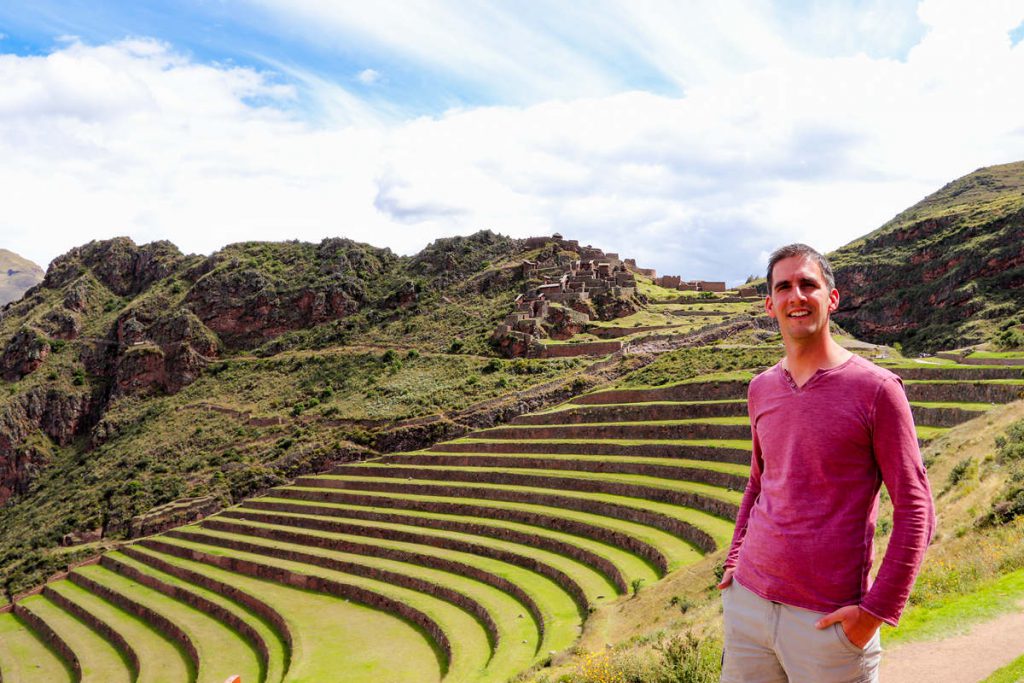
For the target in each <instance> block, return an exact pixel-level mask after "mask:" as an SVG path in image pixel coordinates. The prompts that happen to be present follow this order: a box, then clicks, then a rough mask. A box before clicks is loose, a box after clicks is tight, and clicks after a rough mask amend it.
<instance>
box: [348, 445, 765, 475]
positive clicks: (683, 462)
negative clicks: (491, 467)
mask: <svg viewBox="0 0 1024 683" xmlns="http://www.w3.org/2000/svg"><path fill="white" fill-rule="evenodd" d="M396 455H402V454H396ZM407 455H415V456H416V457H417V458H422V459H423V465H427V466H432V464H431V462H430V461H431V459H434V458H438V457H444V456H452V457H458V458H465V457H474V456H478V457H481V458H511V459H515V458H522V459H536V458H543V459H544V460H546V461H548V462H572V461H576V462H584V463H592V464H594V465H600V464H603V463H612V462H621V463H630V464H637V465H656V466H658V467H681V468H682V467H693V468H698V469H705V470H711V471H714V472H726V473H728V474H737V475H740V476H744V477H745V476H747V475H748V474H750V466H749V465H741V464H737V463H731V462H718V461H715V460H690V459H687V458H645V457H643V456H630V455H582V454H579V455H577V454H569V453H553V454H550V455H542V454H539V453H479V454H475V453H445V452H444V451H421V452H417V453H410V454H407ZM388 457H389V456H383V458H381V459H377V460H367V461H366V463H380V464H387V463H388V460H387V458H388ZM404 464H406V465H415V464H416V463H404ZM573 471H576V470H573Z"/></svg>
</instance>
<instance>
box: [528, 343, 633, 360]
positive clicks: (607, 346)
mask: <svg viewBox="0 0 1024 683" xmlns="http://www.w3.org/2000/svg"><path fill="white" fill-rule="evenodd" d="M620 349H622V342H618V341H604V342H581V343H579V344H546V345H545V346H544V352H543V353H541V354H540V356H539V357H540V358H570V357H573V356H606V355H608V354H609V353H615V352H616V351H619V350H620Z"/></svg>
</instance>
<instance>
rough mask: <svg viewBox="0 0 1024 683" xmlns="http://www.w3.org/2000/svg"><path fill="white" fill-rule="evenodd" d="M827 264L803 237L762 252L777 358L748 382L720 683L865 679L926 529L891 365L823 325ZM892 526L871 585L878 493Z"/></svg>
mask: <svg viewBox="0 0 1024 683" xmlns="http://www.w3.org/2000/svg"><path fill="white" fill-rule="evenodd" d="M838 304H839V292H838V291H836V289H835V279H834V277H833V275H832V268H831V266H829V264H828V261H826V260H825V258H824V257H823V256H822V255H821V254H819V253H818V252H816V251H815V250H813V249H811V248H810V247H808V246H807V245H804V244H791V245H789V246H786V247H782V248H781V249H779V250H777V251H776V252H775V253H773V254H772V256H771V258H770V260H769V263H768V297H767V299H766V300H765V310H766V311H767V312H768V315H769V316H771V317H772V318H775V319H776V320H777V321H778V324H779V330H780V331H781V333H782V341H783V344H784V346H785V357H784V358H783V359H782V360H781V361H780V362H779V363H778V364H777V365H775V366H774V367H772V368H771V369H769V370H766V371H765V372H763V373H761V374H760V375H758V376H757V377H755V378H754V379H753V381H752V382H751V383H750V388H749V393H748V409H749V413H750V426H751V435H752V438H753V456H752V458H751V468H750V480H749V482H748V484H747V488H746V491H745V492H744V494H743V501H742V503H741V504H740V510H739V514H738V515H737V518H736V531H735V533H734V535H733V541H732V547H731V548H730V551H729V556H728V558H727V559H726V562H725V572H724V574H723V576H722V581H721V583H720V584H719V586H718V588H719V589H720V590H721V591H722V602H723V609H724V620H725V654H724V658H723V666H722V681H723V683H769V682H774V681H782V682H784V681H790V682H791V683H847V682H849V683H853V682H859V681H869V682H870V681H877V680H878V664H879V660H880V658H881V646H880V644H879V636H878V629H879V626H880V625H881V624H882V622H885V623H888V624H891V625H893V626H895V625H896V622H897V621H898V619H899V616H900V613H901V612H902V610H903V606H904V604H905V603H906V600H907V597H908V596H909V595H910V589H911V586H912V585H913V582H914V577H915V576H916V574H917V570H918V568H919V567H920V564H921V560H922V559H923V557H924V553H925V550H926V548H927V546H928V542H929V541H930V539H931V535H932V532H933V531H934V528H935V511H934V507H933V505H932V499H931V490H930V488H929V485H928V479H927V476H926V475H925V470H924V465H923V464H922V462H921V454H920V451H919V450H918V446H917V435H916V433H915V430H914V422H913V418H912V417H911V414H910V405H909V404H908V403H907V399H906V396H905V394H904V392H903V385H902V382H901V381H900V379H899V378H898V377H897V376H896V375H894V374H893V373H891V372H889V371H887V370H884V369H882V368H879V367H878V366H876V365H874V364H872V363H870V362H869V361H866V360H864V359H863V358H860V357H859V356H856V355H854V354H852V353H850V352H849V351H847V350H846V349H844V348H842V347H841V346H840V345H839V344H838V343H836V341H835V340H834V339H832V335H831V334H830V333H829V317H830V314H831V313H832V312H833V311H835V310H836V308H837V306H838ZM883 482H884V483H885V487H886V489H887V490H888V492H889V496H890V498H891V499H892V502H893V509H894V514H893V528H892V536H891V538H890V541H889V546H888V549H887V551H886V553H885V558H884V560H883V561H882V565H881V567H880V569H879V572H878V575H877V578H876V579H875V581H874V583H873V584H872V583H871V582H870V580H869V576H868V573H869V571H870V569H871V563H872V559H873V557H872V555H873V544H872V541H873V538H874V531H875V521H876V519H877V516H878V491H879V487H880V485H881V484H882V483H883Z"/></svg>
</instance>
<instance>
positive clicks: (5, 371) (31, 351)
mask: <svg viewBox="0 0 1024 683" xmlns="http://www.w3.org/2000/svg"><path fill="white" fill-rule="evenodd" d="M49 353H50V342H49V341H48V340H47V339H46V337H45V336H43V334H42V333H41V332H39V331H38V330H36V329H33V328H31V327H23V328H21V329H20V330H18V331H17V332H16V333H15V334H14V336H13V337H11V338H10V340H9V341H8V342H7V345H6V346H5V347H4V351H3V355H2V356H0V375H2V376H3V378H4V379H5V380H7V381H9V382H14V381H17V380H19V379H21V378H22V377H24V376H25V375H28V374H29V373H31V372H33V371H34V370H35V369H36V368H38V367H39V366H40V365H42V363H43V361H44V360H46V356H47V355H49Z"/></svg>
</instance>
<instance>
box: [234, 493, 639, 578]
mask: <svg viewBox="0 0 1024 683" xmlns="http://www.w3.org/2000/svg"><path fill="white" fill-rule="evenodd" d="M259 509H264V510H272V511H277V512H295V513H299V514H307V515H308V514H317V515H324V514H330V512H331V510H330V509H322V510H317V509H310V506H308V505H296V504H290V503H271V502H267V503H266V504H265V505H260V506H259ZM334 512H336V516H337V517H344V518H346V519H358V520H365V521H374V522H385V523H389V524H403V525H406V526H418V527H425V528H427V529H432V530H439V531H453V532H456V533H462V534H467V535H471V536H483V537H488V538H495V539H498V540H500V541H505V542H507V543H514V544H517V545H522V546H525V547H527V548H540V549H541V550H546V551H548V552H552V553H557V554H559V555H564V556H566V557H571V558H573V559H574V560H576V561H577V562H581V563H583V564H586V565H588V566H590V567H593V568H595V569H597V570H598V571H600V572H602V573H603V574H604V575H605V576H606V577H607V578H608V579H609V580H610V581H611V582H612V583H613V584H615V587H616V588H617V589H618V590H619V592H620V593H625V592H627V585H626V579H625V578H624V577H623V576H622V572H620V571H619V568H618V567H617V566H616V565H615V564H614V563H613V562H611V561H610V560H607V559H605V558H604V557H602V556H600V555H598V554H596V553H594V552H591V551H590V550H587V549H586V548H581V547H580V546H578V545H573V544H572V543H566V542H564V541H561V540H559V539H557V538H551V537H549V536H538V535H536V534H531V533H526V532H523V531H519V530H516V529H509V528H508V527H502V526H493V525H489V524H479V523H473V522H463V521H458V520H453V519H435V518H427V517H419V516H416V515H401V514H397V513H387V512H377V511H374V510H336V511H334ZM225 514H227V515H229V516H237V515H245V516H248V515H249V514H252V513H250V512H248V511H247V510H244V509H243V510H233V511H229V512H227V513H225ZM296 519H301V520H302V521H303V523H305V522H306V521H307V520H312V521H313V522H315V523H321V521H323V522H327V521H329V520H321V519H320V518H319V517H317V518H308V517H302V518H296ZM343 524H344V527H345V528H353V526H354V525H352V524H351V523H349V522H344V523H343ZM318 528H319V527H318ZM338 528H341V527H340V526H339V527H338ZM365 528H367V529H373V528H374V527H365ZM438 540H440V541H447V540H448V539H438ZM431 544H434V541H431ZM441 547H447V545H445V546H441Z"/></svg>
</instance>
